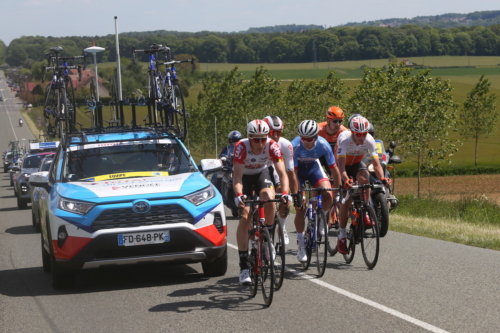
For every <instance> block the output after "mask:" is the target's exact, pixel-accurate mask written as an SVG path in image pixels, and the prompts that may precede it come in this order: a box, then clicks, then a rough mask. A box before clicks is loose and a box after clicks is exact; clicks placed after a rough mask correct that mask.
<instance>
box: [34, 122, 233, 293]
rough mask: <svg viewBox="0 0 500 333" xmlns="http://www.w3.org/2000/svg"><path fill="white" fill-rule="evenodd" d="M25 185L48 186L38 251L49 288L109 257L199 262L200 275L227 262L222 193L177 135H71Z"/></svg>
mask: <svg viewBox="0 0 500 333" xmlns="http://www.w3.org/2000/svg"><path fill="white" fill-rule="evenodd" d="M217 167H218V166H217V165H215V166H214V167H213V168H214V170H216V169H217ZM204 171H206V170H204ZM30 184H31V185H32V186H35V187H37V188H38V187H40V188H42V191H45V192H46V199H45V200H39V202H38V205H39V220H40V228H41V252H42V262H43V269H44V270H45V271H47V272H49V271H50V272H51V273H52V285H53V287H54V288H55V289H60V288H66V287H71V286H72V285H73V284H74V282H75V274H76V272H77V271H78V270H82V269H93V268H101V267H109V266H119V265H131V264H141V263H175V264H182V263H201V266H202V269H203V272H204V274H205V275H207V276H220V275H224V274H225V272H226V270H227V229H226V216H225V212H224V206H223V203H222V197H221V195H220V194H219V192H218V191H216V190H215V188H214V187H213V185H212V184H211V183H210V181H209V180H208V179H207V178H206V177H205V175H204V174H203V173H202V172H201V171H200V169H199V168H198V167H197V166H196V164H195V163H194V161H193V159H192V158H191V156H190V154H189V151H188V150H187V149H186V147H185V146H184V144H183V143H182V141H180V140H179V139H178V138H177V136H175V135H169V134H168V133H164V132H162V131H157V130H149V131H147V130H137V131H128V132H118V131H117V132H116V133H113V132H105V131H103V132H93V133H91V134H89V133H81V134H80V135H77V136H72V137H69V138H68V139H67V141H66V142H61V144H60V146H59V148H58V150H57V152H56V155H55V156H54V159H53V162H52V164H51V167H50V170H49V171H42V172H37V173H33V174H31V175H30Z"/></svg>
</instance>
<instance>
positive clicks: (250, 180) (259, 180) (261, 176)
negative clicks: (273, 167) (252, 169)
mask: <svg viewBox="0 0 500 333" xmlns="http://www.w3.org/2000/svg"><path fill="white" fill-rule="evenodd" d="M241 183H242V185H243V194H244V195H246V196H247V198H252V197H253V194H254V193H255V194H256V195H259V193H260V191H261V190H262V189H265V188H274V183H273V182H272V180H271V177H270V176H269V169H268V168H265V169H264V170H262V172H261V173H258V174H256V175H243V178H242V179H241Z"/></svg>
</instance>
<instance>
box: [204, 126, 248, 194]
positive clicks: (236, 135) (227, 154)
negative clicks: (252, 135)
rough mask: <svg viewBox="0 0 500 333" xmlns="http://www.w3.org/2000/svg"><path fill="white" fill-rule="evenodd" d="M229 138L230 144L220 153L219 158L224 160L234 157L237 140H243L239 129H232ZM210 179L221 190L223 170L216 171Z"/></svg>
mask: <svg viewBox="0 0 500 333" xmlns="http://www.w3.org/2000/svg"><path fill="white" fill-rule="evenodd" d="M227 140H228V145H227V146H225V147H224V148H222V150H221V152H220V154H219V159H221V160H223V161H225V160H227V159H228V158H229V159H232V156H231V155H232V154H233V153H234V146H235V145H236V142H238V141H240V140H241V133H240V132H238V131H231V132H229V134H228V136H227ZM210 181H211V182H212V184H214V186H215V187H216V188H217V189H218V190H219V192H220V191H221V182H222V172H215V173H214V174H213V175H212V178H211V179H210Z"/></svg>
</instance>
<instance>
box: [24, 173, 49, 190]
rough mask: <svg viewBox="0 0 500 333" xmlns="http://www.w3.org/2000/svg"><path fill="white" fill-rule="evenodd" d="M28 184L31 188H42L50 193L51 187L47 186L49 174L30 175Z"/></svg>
mask: <svg viewBox="0 0 500 333" xmlns="http://www.w3.org/2000/svg"><path fill="white" fill-rule="evenodd" d="M29 183H30V185H31V186H33V187H42V188H44V189H45V190H46V191H47V192H50V189H51V187H52V186H50V184H49V172H48V171H42V172H35V173H32V174H31V175H30V178H29Z"/></svg>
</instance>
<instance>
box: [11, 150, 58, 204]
mask: <svg viewBox="0 0 500 333" xmlns="http://www.w3.org/2000/svg"><path fill="white" fill-rule="evenodd" d="M47 155H54V153H40V154H34V155H29V156H25V157H24V158H23V159H22V161H21V162H20V164H19V166H16V167H13V168H12V170H13V171H15V172H16V173H17V178H16V180H15V181H14V193H15V195H16V198H17V208H19V209H26V207H27V205H28V203H29V202H31V185H30V184H29V178H30V175H31V174H32V173H34V172H37V171H38V168H39V167H40V164H41V162H42V159H43V158H44V157H45V156H47Z"/></svg>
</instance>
